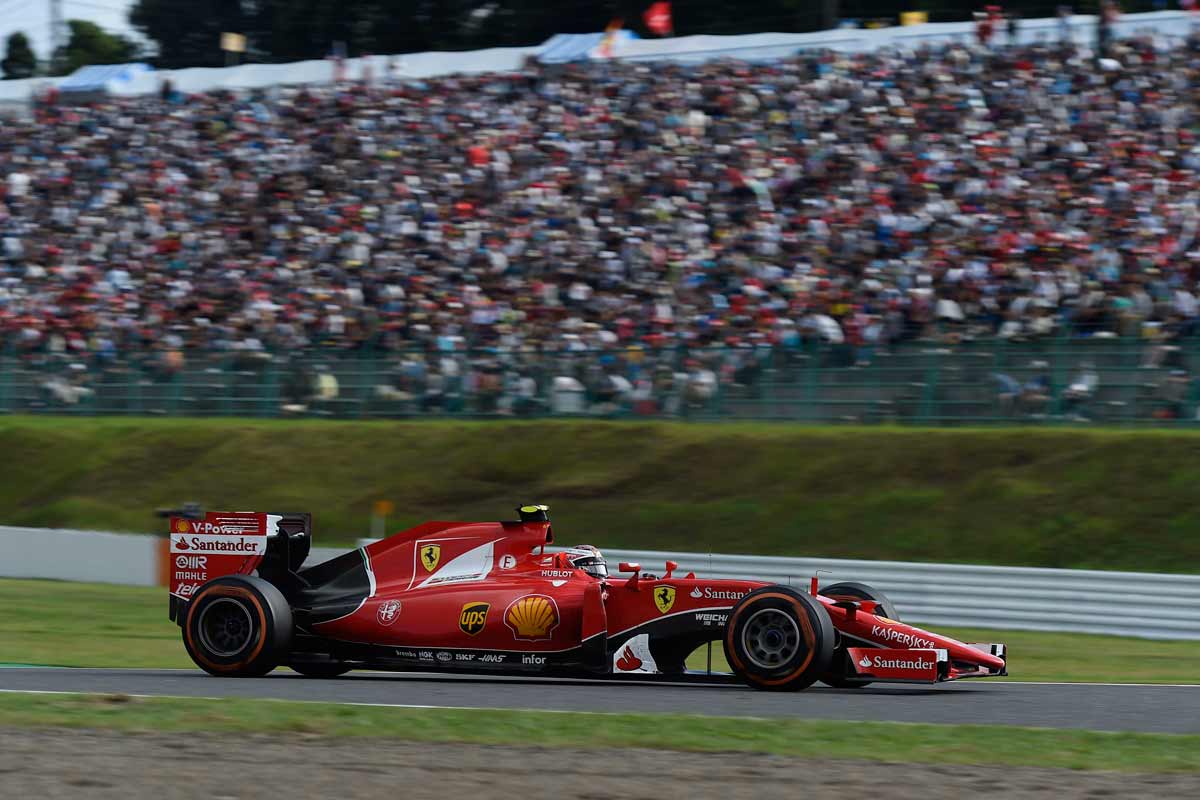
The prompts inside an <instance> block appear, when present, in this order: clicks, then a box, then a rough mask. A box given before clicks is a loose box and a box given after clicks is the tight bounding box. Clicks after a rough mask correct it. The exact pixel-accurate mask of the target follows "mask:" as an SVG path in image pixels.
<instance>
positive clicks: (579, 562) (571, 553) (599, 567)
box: [566, 544, 608, 578]
mask: <svg viewBox="0 0 1200 800" xmlns="http://www.w3.org/2000/svg"><path fill="white" fill-rule="evenodd" d="M566 556H567V560H568V561H570V562H571V566H572V567H575V569H581V570H583V571H584V572H586V573H587V574H588V575H591V576H592V577H593V578H607V577H608V562H606V561H605V560H604V556H603V555H601V553H600V551H599V550H597V549H596V548H594V547H592V546H591V545H590V544H577V545H575V546H574V547H572V548H570V549H568V550H567V551H566Z"/></svg>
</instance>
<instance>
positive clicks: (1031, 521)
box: [0, 418, 1200, 572]
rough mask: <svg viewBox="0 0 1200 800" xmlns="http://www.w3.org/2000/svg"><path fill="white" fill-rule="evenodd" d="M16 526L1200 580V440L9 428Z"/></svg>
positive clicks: (110, 425)
mask: <svg viewBox="0 0 1200 800" xmlns="http://www.w3.org/2000/svg"><path fill="white" fill-rule="evenodd" d="M0 452H3V453H4V454H5V456H6V457H5V458H4V459H3V460H2V461H0V523H7V524H20V525H42V526H61V527H82V528H94V529H116V530H134V531H149V530H156V529H158V528H159V527H160V526H161V523H160V522H156V521H155V520H153V519H152V518H151V516H150V512H151V510H152V509H154V508H155V507H158V506H165V505H173V504H177V503H179V502H182V501H186V500H197V501H200V502H202V503H204V504H206V505H207V506H208V507H211V508H221V509H259V510H285V511H286V510H310V511H313V512H314V513H315V515H316V520H317V523H316V525H317V529H316V538H317V541H318V542H319V543H322V544H331V543H335V542H345V541H349V540H351V539H353V538H354V537H357V536H360V535H364V534H366V533H367V531H368V520H369V514H370V509H371V506H372V503H373V502H374V501H376V500H391V501H393V502H394V503H395V505H396V509H397V512H396V513H395V514H394V515H393V517H392V518H390V519H389V520H388V523H389V524H388V527H389V529H390V530H398V529H400V528H402V527H405V526H408V525H411V524H415V523H417V522H420V521H423V520H426V519H496V518H499V517H504V516H510V515H511V514H512V512H511V509H512V507H513V506H514V505H516V504H517V503H518V502H529V501H541V502H547V503H549V504H550V505H551V506H552V507H553V511H552V516H553V518H554V520H555V527H556V529H557V531H558V534H559V537H560V539H562V540H563V541H565V542H574V541H591V542H594V543H595V544H598V545H600V546H602V547H604V546H607V547H632V548H644V549H675V550H689V551H701V552H703V551H707V550H712V551H714V552H722V553H763V554H787V555H811V556H832V557H847V558H884V559H904V560H931V561H953V562H976V563H991V564H1025V565H1031V566H1053V567H1080V568H1086V567H1094V568H1107V569H1135V570H1154V571H1170V572H1195V571H1200V536H1196V535H1195V531H1196V530H1197V529H1200V507H1198V506H1197V505H1196V504H1195V502H1194V495H1195V487H1196V486H1197V485H1200V434H1197V433H1191V432H1158V431H1104V430H1087V431H1079V430H1071V431H1060V430H1038V429H1004V430H946V429H935V430H920V429H892V428H844V429H842V428H836V429H835V428H806V427H801V426H795V425H785V424H740V423H739V424H720V425H689V424H682V423H674V424H673V423H605V422H529V423H498V422H486V423H470V422H418V423H394V422H363V423H353V422H332V421H324V420H321V421H277V420H264V421H247V420H187V419H121V418H103V419H67V418H32V419H31V418H9V419H4V420H0Z"/></svg>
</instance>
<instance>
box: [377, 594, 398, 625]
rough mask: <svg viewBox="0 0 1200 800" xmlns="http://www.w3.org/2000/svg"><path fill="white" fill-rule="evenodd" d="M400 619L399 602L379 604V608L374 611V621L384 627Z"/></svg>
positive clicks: (390, 601) (392, 601)
mask: <svg viewBox="0 0 1200 800" xmlns="http://www.w3.org/2000/svg"><path fill="white" fill-rule="evenodd" d="M399 618H400V601H399V600H387V601H385V602H383V603H380V605H379V608H378V609H377V610H376V611H375V619H376V621H377V622H378V623H379V624H380V625H383V626H384V627H387V626H388V625H391V624H392V623H393V622H395V621H396V620H397V619H399Z"/></svg>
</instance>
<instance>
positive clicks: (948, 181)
mask: <svg viewBox="0 0 1200 800" xmlns="http://www.w3.org/2000/svg"><path fill="white" fill-rule="evenodd" d="M1101 56H1102V57H1101ZM353 77H354V76H351V78H353ZM1197 87H1200V44H1198V43H1197V41H1196V40H1188V41H1187V42H1186V43H1184V44H1178V45H1176V46H1171V47H1167V46H1164V45H1162V44H1161V43H1156V42H1155V41H1152V40H1150V39H1148V38H1147V39H1132V40H1122V41H1117V42H1112V43H1111V44H1110V45H1109V46H1108V51H1107V52H1106V53H1103V54H1098V53H1094V52H1091V51H1089V50H1088V49H1086V48H1078V47H1075V46H1072V45H1069V44H1059V43H1055V42H1045V43H1042V44H1039V45H1035V46H1027V47H1026V46H1022V47H1016V46H1010V47H995V48H987V47H981V46H979V45H978V44H977V43H969V42H964V43H963V44H961V45H955V46H950V47H945V48H942V49H934V50H923V51H919V52H912V53H902V52H895V51H891V52H875V53H863V54H853V55H840V54H834V53H827V52H826V53H813V54H803V55H800V56H798V57H796V58H793V59H790V60H786V61H781V62H774V63H769V64H746V63H733V62H713V63H708V64H705V65H701V66H693V67H684V66H670V65H666V64H626V63H600V64H594V63H593V64H588V65H567V66H558V67H546V66H539V65H537V64H534V63H530V64H529V65H528V66H527V67H526V68H525V69H524V70H523V71H521V72H520V73H518V74H505V75H487V76H476V77H449V78H443V79H436V80H425V81H420V82H413V81H403V82H402V81H400V80H396V79H393V78H391V77H390V76H388V75H377V76H374V78H373V79H371V80H369V81H363V80H353V79H352V80H347V81H346V82H344V83H342V84H341V85H339V86H337V87H333V88H328V87H327V88H279V89H273V90H270V91H265V92H253V93H239V94H233V93H213V94H207V95H193V96H180V95H178V94H176V93H174V92H172V91H171V90H170V88H169V87H164V91H163V93H162V94H161V96H155V97H148V98H136V99H121V100H106V101H103V102H96V103H91V104H86V105H84V104H74V103H68V102H64V100H63V99H62V98H49V99H47V100H46V101H45V102H43V103H41V104H39V106H38V108H37V109H36V113H35V115H34V116H33V118H31V119H28V120H4V121H3V122H2V123H0V274H2V277H0V336H2V337H3V340H4V345H5V347H7V348H9V349H14V350H15V351H16V352H18V353H22V354H45V353H58V354H63V355H64V356H65V357H67V358H74V359H77V360H79V361H83V362H89V361H90V362H94V363H101V364H103V363H104V362H106V361H115V360H118V359H120V358H122V357H124V356H125V355H127V354H129V353H131V352H150V353H154V354H155V357H156V358H158V359H160V362H159V363H160V366H161V368H162V369H164V370H168V371H169V370H171V369H173V368H178V367H180V366H181V365H182V364H183V363H185V362H186V361H187V359H189V358H192V357H193V355H192V354H194V353H200V352H209V351H236V352H239V353H250V354H254V353H259V352H265V351H285V352H286V351H300V350H305V351H312V350H320V351H330V350H342V349H362V348H366V347H370V348H375V349H381V350H384V351H401V350H404V351H412V350H415V351H418V352H424V353H426V354H428V356H429V362H428V363H429V364H430V365H432V366H429V365H426V363H425V357H424V356H420V355H418V356H416V357H417V358H418V359H419V360H421V361H422V366H420V367H419V368H418V369H417V371H418V372H420V373H421V374H422V375H424V374H425V371H426V370H427V369H428V370H432V371H434V372H438V371H439V370H441V371H442V372H444V371H445V370H447V369H457V368H456V367H450V366H446V364H445V363H444V359H443V362H442V365H441V366H437V365H433V360H434V359H433V357H434V356H435V355H438V354H440V355H438V358H441V357H442V356H443V355H444V354H447V353H454V352H456V351H463V350H466V349H468V348H473V349H474V348H483V349H485V350H486V351H488V352H490V353H492V354H493V357H494V354H501V355H502V354H504V353H510V352H515V351H519V350H528V351H534V352H538V353H543V354H544V353H563V352H575V351H581V352H582V351H603V352H604V353H605V354H607V355H606V358H607V359H608V360H607V361H605V362H602V363H604V364H613V363H617V364H619V365H620V366H621V369H622V370H626V369H627V368H628V365H629V363H631V362H630V359H629V353H630V352H636V350H637V349H639V348H640V349H643V350H646V351H654V350H656V349H658V348H672V347H675V346H678V345H686V346H688V347H691V348H696V347H702V346H708V345H726V346H730V347H731V348H733V349H734V350H739V349H740V350H745V349H747V348H750V349H754V348H758V347H764V348H765V347H767V346H773V347H790V346H796V345H798V344H800V343H802V342H805V341H808V340H817V341H821V342H825V343H829V344H833V345H839V346H844V347H846V348H848V349H849V352H850V354H851V355H850V356H849V361H851V362H854V361H859V362H865V361H869V360H870V358H871V357H872V352H874V351H876V350H878V349H882V348H886V347H889V346H891V345H893V344H895V343H897V342H900V341H902V340H906V339H921V338H925V339H934V340H937V341H939V342H943V343H946V344H952V343H954V342H957V341H961V340H964V339H980V338H988V337H999V338H1002V339H1008V340H1024V339H1036V338H1040V337H1051V336H1090V337H1097V336H1153V337H1174V336H1180V335H1186V334H1190V333H1191V332H1192V331H1193V330H1194V328H1195V326H1196V323H1197V314H1198V298H1200V294H1198V293H1197V284H1198V281H1200V241H1197V226H1198V223H1200V216H1198V214H1197V190H1198V188H1200V183H1198V181H1197V174H1198V170H1200V142H1198V141H1197V134H1196V131H1197V130H1198V124H1200V117H1198V113H1197V112H1198V108H1200V105H1198V102H1197V101H1198V92H1200V89H1198V88H1197ZM473 352H474V350H473ZM634 361H636V359H635V360H634ZM711 367H713V365H707V364H704V363H691V364H689V365H688V366H687V369H689V370H693V371H695V372H700V373H705V372H707V373H709V374H708V375H705V376H702V378H701V380H702V381H703V382H706V383H709V382H711V381H713V380H715V379H717V378H718V377H719V376H720V375H721V374H722V373H721V370H720V369H710V368H711ZM735 370H736V365H735ZM726 372H728V373H729V374H732V372H730V371H729V370H726ZM625 377H626V378H629V377H631V376H630V375H628V374H626V375H625Z"/></svg>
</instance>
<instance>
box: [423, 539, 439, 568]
mask: <svg viewBox="0 0 1200 800" xmlns="http://www.w3.org/2000/svg"><path fill="white" fill-rule="evenodd" d="M441 560H442V546H441V545H440V544H427V545H425V546H424V547H422V548H421V566H422V567H424V568H425V571H426V572H433V571H434V570H435V569H437V565H438V562H439V561H441Z"/></svg>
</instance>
